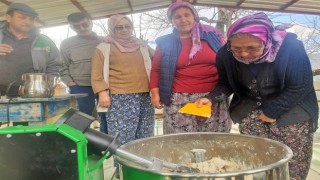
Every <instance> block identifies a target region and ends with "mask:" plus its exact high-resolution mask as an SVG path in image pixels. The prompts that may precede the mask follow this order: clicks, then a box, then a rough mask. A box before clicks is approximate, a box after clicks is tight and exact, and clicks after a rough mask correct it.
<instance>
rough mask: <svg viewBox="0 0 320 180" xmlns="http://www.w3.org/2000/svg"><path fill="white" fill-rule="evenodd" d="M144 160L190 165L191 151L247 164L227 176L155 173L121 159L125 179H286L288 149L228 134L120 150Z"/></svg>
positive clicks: (139, 143)
mask: <svg viewBox="0 0 320 180" xmlns="http://www.w3.org/2000/svg"><path fill="white" fill-rule="evenodd" d="M120 149H123V150H125V151H129V152H132V153H134V154H137V155H140V156H142V157H146V158H150V157H156V158H159V159H161V160H164V161H168V162H173V163H177V164H186V163H189V162H191V159H192V153H191V151H192V149H205V150H206V156H207V159H211V158H213V157H220V158H221V159H224V160H230V161H235V162H238V163H241V164H244V165H246V169H245V170H242V171H238V172H226V173H178V172H168V171H164V170H161V171H154V170H149V169H146V168H144V167H142V166H139V165H137V164H135V163H133V162H130V161H127V160H125V159H123V158H120V157H117V156H116V157H115V158H116V159H117V160H118V162H119V163H120V176H121V179H123V180H138V179H139V180H151V179H152V180H171V179H174V180H189V179H190V180H191V179H193V180H194V179H201V180H224V179H225V180H227V179H228V180H231V179H232V180H233V179H235V180H238V179H241V180H287V179H289V169H288V161H289V160H290V159H291V157H292V155H293V153H292V151H291V150H290V148H289V147H287V146H286V145H284V144H282V143H279V142H277V141H273V140H270V139H266V138H260V137H255V136H246V135H240V134H225V133H181V134H170V135H163V136H155V137H151V138H145V139H140V140H135V141H132V142H130V143H128V144H125V145H123V146H121V147H120Z"/></svg>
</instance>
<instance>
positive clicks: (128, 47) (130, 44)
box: [104, 14, 147, 52]
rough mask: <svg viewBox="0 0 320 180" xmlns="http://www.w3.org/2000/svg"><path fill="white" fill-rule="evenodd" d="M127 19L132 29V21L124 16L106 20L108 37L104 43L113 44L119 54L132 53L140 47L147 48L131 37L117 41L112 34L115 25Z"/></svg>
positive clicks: (120, 15)
mask: <svg viewBox="0 0 320 180" xmlns="http://www.w3.org/2000/svg"><path fill="white" fill-rule="evenodd" d="M123 18H125V19H127V20H128V21H129V23H130V24H131V26H132V27H133V23H132V21H131V20H130V19H129V18H128V17H127V16H125V15H122V14H116V15H113V16H111V17H110V18H109V19H108V32H109V35H108V36H107V37H106V38H105V39H104V42H106V43H110V44H114V45H115V46H117V48H118V49H119V50H120V52H134V51H136V50H138V49H139V48H140V47H141V46H147V43H146V42H144V41H142V40H140V39H138V38H136V37H134V36H131V37H130V38H129V39H119V38H117V37H116V35H115V34H114V29H115V27H116V26H117V24H118V23H119V22H120V21H121V20H122V19H123Z"/></svg>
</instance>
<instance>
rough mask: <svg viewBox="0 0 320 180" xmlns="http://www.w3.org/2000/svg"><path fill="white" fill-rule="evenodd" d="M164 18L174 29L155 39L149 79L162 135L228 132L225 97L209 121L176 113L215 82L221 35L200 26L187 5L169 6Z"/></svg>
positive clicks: (183, 3) (229, 127)
mask: <svg viewBox="0 0 320 180" xmlns="http://www.w3.org/2000/svg"><path fill="white" fill-rule="evenodd" d="M167 15H168V19H169V21H170V22H171V23H172V24H173V26H174V29H173V32H172V33H171V34H168V35H165V36H162V37H160V38H158V39H157V40H156V43H157V48H156V52H155V55H154V57H153V61H152V70H151V78H150V88H151V93H152V96H151V97H152V105H153V106H154V107H155V108H162V107H163V108H164V109H163V114H164V119H163V131H164V134H170V133H183V132H230V129H231V124H232V122H231V119H230V117H229V114H228V111H227V109H228V102H227V99H226V98H223V99H222V100H221V101H220V102H218V103H215V104H214V106H212V115H211V117H209V118H206V117H200V116H194V115H188V114H182V113H179V112H178V111H179V109H180V108H182V107H183V106H184V105H186V104H187V103H190V102H194V101H195V100H196V99H198V98H200V97H202V96H204V95H206V94H208V93H209V92H210V91H211V90H212V89H214V88H215V86H216V84H217V83H218V72H217V68H216V58H215V57H216V52H217V51H218V50H219V48H220V47H221V46H222V43H221V36H220V34H219V33H218V32H217V30H216V29H214V28H213V27H211V26H208V25H204V24H201V23H200V19H199V16H198V13H197V11H196V10H195V9H194V7H193V6H192V5H191V4H189V3H187V2H175V3H173V4H171V5H170V6H169V8H168V12H167Z"/></svg>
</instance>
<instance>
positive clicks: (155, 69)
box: [150, 47, 162, 89]
mask: <svg viewBox="0 0 320 180" xmlns="http://www.w3.org/2000/svg"><path fill="white" fill-rule="evenodd" d="M161 58H162V57H161V50H160V48H159V47H157V48H156V50H155V53H154V56H153V58H152V66H151V72H150V89H153V88H158V87H159V78H160V64H161Z"/></svg>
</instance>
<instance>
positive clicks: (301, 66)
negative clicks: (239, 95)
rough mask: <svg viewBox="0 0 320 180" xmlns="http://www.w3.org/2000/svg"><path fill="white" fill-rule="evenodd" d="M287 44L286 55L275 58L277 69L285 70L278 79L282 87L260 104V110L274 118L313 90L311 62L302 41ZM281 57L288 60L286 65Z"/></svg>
mask: <svg viewBox="0 0 320 180" xmlns="http://www.w3.org/2000/svg"><path fill="white" fill-rule="evenodd" d="M291 43H292V42H291ZM287 45H288V46H287V47H288V48H289V47H290V49H289V51H288V52H287V53H286V54H287V56H279V57H280V58H279V59H276V61H279V62H280V63H279V62H278V63H277V64H278V65H277V68H279V70H278V71H285V73H284V75H283V79H280V81H282V83H283V89H281V90H280V93H279V95H278V96H277V97H275V98H272V99H269V100H267V101H265V102H263V103H262V106H261V110H262V112H263V113H264V114H265V115H266V116H268V117H270V118H274V119H277V118H279V117H280V116H281V115H282V114H283V113H284V112H286V111H288V110H289V109H291V108H292V107H294V106H296V105H297V104H298V103H299V102H301V101H302V100H303V99H304V98H305V97H306V96H307V95H308V94H309V93H310V91H314V88H313V75H312V69H311V64H310V60H309V58H308V56H307V53H306V50H305V49H304V46H303V44H302V42H301V41H298V42H294V43H293V44H289V43H288V44H287ZM280 50H281V49H280ZM281 58H286V61H288V62H287V63H286V64H287V65H286V66H284V62H283V61H282V60H281ZM281 61H282V62H281Z"/></svg>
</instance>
